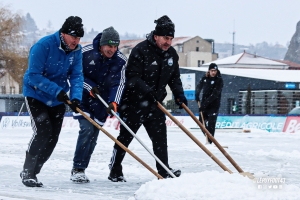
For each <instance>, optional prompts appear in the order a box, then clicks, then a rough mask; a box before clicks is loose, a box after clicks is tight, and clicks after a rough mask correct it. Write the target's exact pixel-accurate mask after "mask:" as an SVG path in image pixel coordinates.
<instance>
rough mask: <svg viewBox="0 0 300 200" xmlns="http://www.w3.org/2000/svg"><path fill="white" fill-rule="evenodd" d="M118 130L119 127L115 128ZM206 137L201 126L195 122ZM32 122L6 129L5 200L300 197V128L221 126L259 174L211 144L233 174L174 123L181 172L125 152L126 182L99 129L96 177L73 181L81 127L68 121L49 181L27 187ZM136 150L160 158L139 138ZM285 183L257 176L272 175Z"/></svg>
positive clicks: (1, 188)
mask: <svg viewBox="0 0 300 200" xmlns="http://www.w3.org/2000/svg"><path fill="white" fill-rule="evenodd" d="M107 131H109V132H110V133H111V134H112V135H114V136H115V137H117V135H118V131H116V130H112V129H108V130H107ZM190 131H191V132H192V134H193V135H194V136H196V137H197V138H198V139H199V140H200V141H201V142H202V143H203V144H205V137H204V136H203V135H202V133H200V130H197V129H192V130H190ZM31 134H32V132H31V130H30V129H25V130H22V129H15V130H9V129H7V130H1V132H0V136H1V137H0V138H1V139H0V200H2V199H9V200H16V199H18V200H20V199H42V200H44V199H74V200H75V199H80V200H82V199H86V200H88V199H130V200H134V199H149V200H150V199H155V200H156V199H168V200H169V199H172V200H175V199H182V200H183V199H234V200H235V199H300V168H299V166H300V134H299V133H298V134H286V133H268V132H262V131H255V130H252V131H251V132H250V133H243V132H242V131H241V130H232V131H224V130H223V131H222V130H218V131H217V133H216V139H217V140H218V141H219V143H220V144H221V145H228V146H229V148H228V149H226V151H227V152H228V153H229V154H230V155H231V157H232V158H233V159H234V160H235V161H236V162H237V164H238V165H239V166H240V167H241V168H242V169H243V170H244V171H247V172H251V173H254V175H255V177H256V178H258V180H257V181H256V182H255V181H253V180H250V179H249V178H246V177H243V176H241V175H240V174H238V173H237V171H236V170H235V168H234V167H233V166H232V165H231V164H230V163H229V161H227V159H226V158H225V157H224V156H223V154H222V153H221V152H220V151H219V150H218V149H217V148H216V147H215V146H214V145H207V148H208V149H209V150H210V151H211V152H212V153H213V154H214V155H215V156H216V157H218V159H219V160H221V161H222V162H223V163H224V164H225V165H226V166H227V167H228V168H229V169H231V171H233V172H234V174H229V173H227V172H224V171H223V170H222V169H221V168H220V167H219V166H218V165H217V164H216V163H215V162H214V161H213V160H212V159H211V158H209V157H208V156H207V155H206V154H205V153H204V152H203V151H202V150H201V149H200V148H199V147H198V146H197V145H196V144H195V143H194V142H193V141H192V140H191V139H190V138H189V137H188V136H187V135H186V134H185V133H183V132H182V131H180V130H179V129H177V128H169V129H168V141H169V163H170V167H172V168H180V169H181V170H182V175H181V177H179V178H175V179H166V180H157V178H156V177H155V176H154V175H153V174H152V173H151V172H150V171H148V170H147V169H146V168H144V167H143V166H142V165H141V164H140V163H139V162H137V161H136V160H135V159H134V158H132V157H131V156H130V155H129V154H127V155H126V157H125V160H124V162H123V168H124V169H123V172H124V175H125V177H126V179H127V182H126V183H113V182H110V181H109V180H108V179H107V176H108V174H109V169H108V164H109V160H110V156H111V153H112V148H113V144H114V143H113V141H112V140H111V139H109V138H108V137H107V136H106V135H105V134H103V133H100V135H99V138H98V144H97V146H96V149H95V151H94V154H93V156H92V159H91V163H90V166H89V167H88V169H87V170H86V174H87V176H88V177H89V178H90V180H91V182H90V183H88V184H74V183H72V182H71V181H70V180H69V176H70V171H71V168H72V159H73V153H74V149H75V144H76V139H77V134H78V130H76V129H63V130H62V132H61V136H60V139H59V142H58V144H57V146H56V148H55V150H54V153H53V154H52V156H51V158H50V159H49V161H48V162H47V163H46V164H45V165H44V167H43V168H42V171H41V173H40V174H39V175H38V179H39V180H40V181H41V182H43V184H44V187H43V188H28V187H25V186H24V185H23V184H22V183H21V179H20V177H19V173H20V171H21V169H22V166H23V162H24V159H25V150H26V148H27V143H28V142H29V139H30V137H31ZM138 136H139V137H140V139H141V140H142V141H143V142H144V143H145V144H146V145H147V146H148V147H149V148H150V149H152V146H151V142H150V139H149V138H148V135H147V134H146V132H145V130H144V129H143V128H142V129H141V130H140V131H139V132H138ZM129 149H130V150H132V151H133V152H134V153H135V154H136V155H137V156H139V157H140V158H141V159H142V160H143V161H144V162H146V163H147V164H148V165H149V166H151V167H152V168H153V169H155V170H156V168H155V160H154V158H153V157H152V156H151V155H150V154H149V153H148V152H147V151H146V150H145V149H144V148H143V147H142V146H141V145H140V144H139V143H138V142H137V141H136V140H134V142H133V143H132V144H131V145H130V147H129ZM262 177H268V178H269V179H268V181H271V182H272V181H275V178H278V179H277V180H279V181H280V182H279V183H276V184H275V183H258V182H263V181H265V180H266V179H260V178H262Z"/></svg>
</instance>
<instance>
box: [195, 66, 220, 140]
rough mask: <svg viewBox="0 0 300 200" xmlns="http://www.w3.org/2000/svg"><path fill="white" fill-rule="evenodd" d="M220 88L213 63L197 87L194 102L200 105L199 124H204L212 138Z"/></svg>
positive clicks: (218, 105) (218, 77) (217, 73)
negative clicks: (200, 97)
mask: <svg viewBox="0 0 300 200" xmlns="http://www.w3.org/2000/svg"><path fill="white" fill-rule="evenodd" d="M222 88H223V79H222V76H221V73H220V71H219V69H218V66H217V65H216V64H215V63H211V64H210V65H209V67H208V72H206V74H205V75H204V76H203V77H202V78H201V80H200V82H199V84H198V85H197V88H196V101H197V102H198V105H200V107H199V120H200V121H201V123H204V124H205V126H206V128H207V130H208V131H209V132H210V134H211V135H212V136H214V135H215V126H216V122H217V118H218V112H219V108H220V104H221V93H222ZM201 90H203V95H202V100H201V103H200V99H199V95H200V92H201ZM201 113H202V114H203V118H204V122H203V121H202V117H201ZM203 133H204V132H203ZM204 134H205V133H204ZM208 142H209V143H210V144H211V143H212V141H211V140H210V139H209V138H208Z"/></svg>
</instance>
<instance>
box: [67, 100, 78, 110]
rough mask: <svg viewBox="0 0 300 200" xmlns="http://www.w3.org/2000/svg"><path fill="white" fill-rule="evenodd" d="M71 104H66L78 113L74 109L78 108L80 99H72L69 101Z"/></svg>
mask: <svg viewBox="0 0 300 200" xmlns="http://www.w3.org/2000/svg"><path fill="white" fill-rule="evenodd" d="M71 103H72V104H68V105H69V106H70V108H71V109H72V111H73V112H75V113H78V111H77V110H76V108H79V109H80V107H79V106H80V101H79V100H78V99H72V101H71Z"/></svg>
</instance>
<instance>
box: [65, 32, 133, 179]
mask: <svg viewBox="0 0 300 200" xmlns="http://www.w3.org/2000/svg"><path fill="white" fill-rule="evenodd" d="M119 44H120V37H119V34H118V32H117V31H116V30H115V29H114V28H113V27H109V28H107V29H104V30H103V32H102V33H99V34H98V35H97V36H96V37H95V39H94V40H93V44H90V45H87V46H85V47H83V49H82V53H83V58H82V65H83V74H84V83H83V94H82V102H81V105H80V107H81V108H82V111H83V112H85V113H86V114H87V115H88V116H89V117H90V118H92V119H93V120H95V121H96V122H97V123H98V124H99V125H100V126H102V125H103V124H104V122H105V121H106V118H107V116H108V113H109V114H112V113H111V109H112V110H113V111H114V112H117V106H118V104H119V102H120V99H121V96H122V93H123V89H124V84H125V64H126V61H127V59H126V57H125V56H124V55H123V54H122V53H121V52H120V51H119V50H118V46H119ZM96 95H100V96H101V97H102V98H103V99H104V100H105V101H106V102H107V104H109V109H106V107H105V105H104V104H103V103H102V102H101V101H100V100H99V99H98V98H97V96H96ZM74 118H75V119H78V121H79V125H80V130H79V135H78V140H77V145H76V150H75V154H74V159H73V169H72V171H71V178H70V179H71V180H72V181H73V182H76V183H88V182H89V179H88V177H87V176H86V175H85V169H86V168H87V167H88V164H89V162H90V158H91V156H92V153H93V151H94V149H95V146H96V144H97V138H98V135H99V129H98V128H97V127H96V126H94V125H93V124H92V123H91V122H89V121H88V120H87V119H85V118H84V117H83V116H82V115H81V114H76V113H74Z"/></svg>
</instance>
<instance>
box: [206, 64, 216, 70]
mask: <svg viewBox="0 0 300 200" xmlns="http://www.w3.org/2000/svg"><path fill="white" fill-rule="evenodd" d="M211 69H215V70H218V65H217V64H216V63H210V65H209V67H208V70H211Z"/></svg>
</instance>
